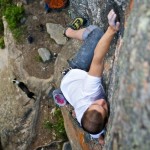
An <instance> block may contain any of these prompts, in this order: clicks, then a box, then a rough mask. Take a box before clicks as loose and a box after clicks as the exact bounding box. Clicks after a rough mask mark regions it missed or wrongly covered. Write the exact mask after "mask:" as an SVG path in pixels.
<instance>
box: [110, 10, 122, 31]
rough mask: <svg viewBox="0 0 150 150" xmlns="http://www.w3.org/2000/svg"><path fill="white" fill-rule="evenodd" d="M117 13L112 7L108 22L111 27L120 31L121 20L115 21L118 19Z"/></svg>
mask: <svg viewBox="0 0 150 150" xmlns="http://www.w3.org/2000/svg"><path fill="white" fill-rule="evenodd" d="M116 17H117V15H116V13H115V12H114V10H113V9H112V10H111V11H110V12H109V14H108V16H107V18H108V23H109V25H110V27H112V28H113V29H114V30H115V31H118V30H119V27H120V23H119V22H115V21H116Z"/></svg>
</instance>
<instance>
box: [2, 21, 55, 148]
mask: <svg viewBox="0 0 150 150" xmlns="http://www.w3.org/2000/svg"><path fill="white" fill-rule="evenodd" d="M4 28H5V30H4V35H5V45H6V47H5V49H3V51H2V50H0V51H2V52H0V54H1V56H0V57H1V60H0V78H1V83H0V103H1V105H0V116H1V117H0V138H1V139H0V149H1V146H2V147H3V150H12V149H13V150H15V149H17V150H26V149H28V146H29V145H30V144H31V142H32V139H33V138H34V137H35V135H36V133H35V127H36V123H37V118H38V112H39V104H40V97H41V92H43V91H44V92H45V91H46V90H47V89H48V88H50V84H49V82H50V81H52V78H51V79H47V80H44V79H37V78H35V77H30V76H29V75H28V73H27V72H26V71H25V70H24V69H23V64H22V60H23V56H22V53H21V51H19V50H18V49H17V47H16V45H15V41H14V39H13V37H12V33H11V32H10V30H9V29H8V26H7V23H6V21H5V20H4ZM20 76H21V77H20ZM15 77H18V78H19V77H20V78H19V79H20V80H21V79H22V80H23V81H25V83H27V85H28V87H29V88H30V89H31V90H32V91H33V88H34V89H35V94H36V96H37V99H36V102H35V103H34V101H33V100H31V99H29V98H28V97H27V96H26V95H25V94H24V92H23V91H21V90H20V89H19V88H18V87H17V86H15V85H13V83H12V80H13V79H14V78H15ZM33 85H34V86H35V87H33ZM31 87H32V88H31ZM39 87H40V88H39ZM39 89H40V90H39ZM27 103H28V105H25V104H27Z"/></svg>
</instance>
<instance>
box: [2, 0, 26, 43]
mask: <svg viewBox="0 0 150 150" xmlns="http://www.w3.org/2000/svg"><path fill="white" fill-rule="evenodd" d="M24 15H25V10H24V8H23V7H22V6H16V5H15V4H13V1H12V0H0V37H2V36H3V32H4V27H3V23H2V16H5V18H6V20H7V22H8V26H9V28H10V30H11V31H12V34H13V36H14V38H15V39H16V41H20V39H21V35H22V34H23V31H24V30H23V29H24V27H23V26H21V23H20V20H21V19H22V18H23V17H24Z"/></svg>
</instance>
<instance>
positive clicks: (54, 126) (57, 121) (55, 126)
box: [44, 108, 67, 139]
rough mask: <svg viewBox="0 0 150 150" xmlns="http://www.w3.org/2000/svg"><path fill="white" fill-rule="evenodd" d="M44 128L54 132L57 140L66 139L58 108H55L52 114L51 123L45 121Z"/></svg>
mask: <svg viewBox="0 0 150 150" xmlns="http://www.w3.org/2000/svg"><path fill="white" fill-rule="evenodd" d="M44 128H46V129H48V130H49V131H54V132H55V134H56V136H57V138H62V139H67V135H66V131H65V127H64V120H63V117H62V114H61V110H60V109H59V108H57V109H56V110H55V112H54V120H53V123H51V122H50V121H49V120H45V121H44Z"/></svg>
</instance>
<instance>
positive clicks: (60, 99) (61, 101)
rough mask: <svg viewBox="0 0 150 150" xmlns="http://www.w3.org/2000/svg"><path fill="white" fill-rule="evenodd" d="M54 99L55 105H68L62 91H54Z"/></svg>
mask: <svg viewBox="0 0 150 150" xmlns="http://www.w3.org/2000/svg"><path fill="white" fill-rule="evenodd" d="M53 99H54V102H55V104H57V105H58V106H64V105H66V103H67V101H66V99H65V97H64V95H63V93H62V92H61V90H60V89H56V90H54V91H53Z"/></svg>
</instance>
